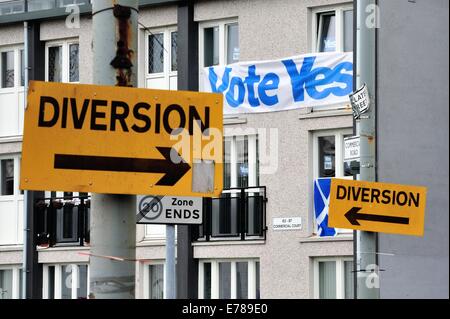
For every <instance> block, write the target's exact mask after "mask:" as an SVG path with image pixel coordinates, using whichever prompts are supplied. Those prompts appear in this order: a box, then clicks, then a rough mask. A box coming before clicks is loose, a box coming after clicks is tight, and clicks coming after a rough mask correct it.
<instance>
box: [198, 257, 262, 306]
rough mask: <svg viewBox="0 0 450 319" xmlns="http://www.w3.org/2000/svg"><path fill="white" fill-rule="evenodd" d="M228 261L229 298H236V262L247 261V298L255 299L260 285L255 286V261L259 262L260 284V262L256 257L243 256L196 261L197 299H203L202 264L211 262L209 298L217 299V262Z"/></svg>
mask: <svg viewBox="0 0 450 319" xmlns="http://www.w3.org/2000/svg"><path fill="white" fill-rule="evenodd" d="M223 262H230V263H231V280H230V285H231V287H230V299H236V296H237V276H236V263H238V262H246V263H247V299H256V295H257V290H258V289H260V287H256V263H258V262H259V267H260V271H259V276H260V279H259V282H260V284H261V262H260V260H259V259H257V258H245V259H237V258H235V259H220V258H219V259H200V260H199V262H198V267H199V268H198V299H204V291H203V290H204V287H203V286H204V274H205V272H204V270H205V268H204V265H205V263H211V299H219V293H220V287H219V282H220V279H219V263H223Z"/></svg>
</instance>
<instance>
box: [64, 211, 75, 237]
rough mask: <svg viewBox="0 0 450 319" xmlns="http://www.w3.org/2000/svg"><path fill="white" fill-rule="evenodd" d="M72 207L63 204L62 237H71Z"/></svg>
mask: <svg viewBox="0 0 450 319" xmlns="http://www.w3.org/2000/svg"><path fill="white" fill-rule="evenodd" d="M73 209H74V207H73V206H72V207H70V206H67V205H65V206H64V208H63V222H62V224H63V238H72V237H73V235H74V234H73V227H72V226H73V222H74V220H73Z"/></svg>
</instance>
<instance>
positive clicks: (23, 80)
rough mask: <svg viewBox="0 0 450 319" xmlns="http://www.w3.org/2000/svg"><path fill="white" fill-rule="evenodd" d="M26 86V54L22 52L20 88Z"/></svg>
mask: <svg viewBox="0 0 450 319" xmlns="http://www.w3.org/2000/svg"><path fill="white" fill-rule="evenodd" d="M24 85H25V54H24V51H23V50H20V86H24Z"/></svg>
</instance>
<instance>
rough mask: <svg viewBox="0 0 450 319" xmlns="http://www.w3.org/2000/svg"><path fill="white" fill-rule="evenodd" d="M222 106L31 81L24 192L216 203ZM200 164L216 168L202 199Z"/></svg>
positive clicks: (166, 94)
mask: <svg viewBox="0 0 450 319" xmlns="http://www.w3.org/2000/svg"><path fill="white" fill-rule="evenodd" d="M222 101H223V97H222V95H220V94H213V93H198V92H186V91H166V90H150V89H139V88H125V87H111V86H97V85H84V84H64V83H50V82H39V81H31V82H30V86H29V91H28V103H27V108H26V111H25V124H24V138H23V153H22V165H21V167H22V168H21V179H20V188H21V189H27V190H55V191H56V190H58V191H76V192H94V193H108V194H158V195H180V196H217V195H219V194H220V192H221V191H222V186H223V181H222V178H223V177H222V175H223V166H222V165H223V164H222V162H223V160H222V157H223V155H222V153H223V152H222V135H223V111H222V103H223V102H222ZM178 128H181V130H180V129H179V130H176V131H175V132H173V129H178ZM207 128H209V130H206V129H207ZM202 132H203V134H202ZM171 133H174V134H171ZM180 158H182V159H183V161H184V162H183V161H182V162H181V163H173V161H175V162H177V161H179V160H180ZM198 160H203V161H208V162H210V163H211V162H213V163H214V168H213V170H214V182H213V185H214V187H211V188H209V189H208V190H206V191H201V192H198V191H193V170H194V169H195V168H194V165H193V163H194V161H198ZM210 184H211V183H210ZM196 190H197V189H196Z"/></svg>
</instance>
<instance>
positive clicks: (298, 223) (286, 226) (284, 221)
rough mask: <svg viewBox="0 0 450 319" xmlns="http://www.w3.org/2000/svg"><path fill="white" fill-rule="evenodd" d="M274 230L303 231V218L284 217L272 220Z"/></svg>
mask: <svg viewBox="0 0 450 319" xmlns="http://www.w3.org/2000/svg"><path fill="white" fill-rule="evenodd" d="M272 228H273V230H300V229H302V218H301V217H283V218H279V217H276V218H273V219H272Z"/></svg>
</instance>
